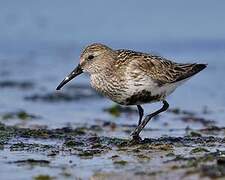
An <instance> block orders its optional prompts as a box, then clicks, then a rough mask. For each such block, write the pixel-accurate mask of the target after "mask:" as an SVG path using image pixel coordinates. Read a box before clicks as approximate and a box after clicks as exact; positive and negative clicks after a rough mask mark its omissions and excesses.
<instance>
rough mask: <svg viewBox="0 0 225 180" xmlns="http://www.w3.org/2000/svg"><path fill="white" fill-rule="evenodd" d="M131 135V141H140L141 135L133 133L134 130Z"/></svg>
mask: <svg viewBox="0 0 225 180" xmlns="http://www.w3.org/2000/svg"><path fill="white" fill-rule="evenodd" d="M131 136H132V141H134V142H140V141H142V139H141V137H140V136H139V134H135V133H134V132H133V133H131Z"/></svg>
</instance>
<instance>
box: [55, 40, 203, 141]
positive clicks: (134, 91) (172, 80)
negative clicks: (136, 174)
mask: <svg viewBox="0 0 225 180" xmlns="http://www.w3.org/2000/svg"><path fill="white" fill-rule="evenodd" d="M206 66H207V65H206V64H197V63H194V64H190V63H186V64H182V63H176V62H172V61H170V60H168V59H166V58H163V57H160V56H155V55H152V54H148V53H142V52H136V51H132V50H125V49H119V50H114V49H112V48H110V47H108V46H106V45H104V44H100V43H94V44H91V45H89V46H87V47H86V48H85V49H84V50H83V52H82V54H81V56H80V63H79V64H78V66H77V67H76V68H75V69H74V70H73V71H72V72H71V73H70V74H69V75H68V76H67V77H66V78H65V79H64V80H63V81H62V82H61V83H60V84H59V86H58V87H57V90H60V89H61V88H62V87H63V86H64V85H65V84H66V83H68V82H69V81H70V80H72V79H73V78H75V77H76V76H78V75H79V74H81V73H83V72H87V73H88V74H89V75H90V79H91V86H92V87H93V88H94V89H96V90H97V91H98V92H99V93H101V94H103V95H104V96H106V97H108V98H110V99H111V100H112V101H114V102H116V103H118V104H121V105H137V108H138V112H139V121H138V126H137V128H136V129H135V130H134V131H133V132H132V134H131V136H132V137H133V139H140V136H139V134H140V132H141V131H142V129H143V128H144V127H145V126H146V124H147V123H148V122H149V121H150V119H151V118H152V117H154V116H156V115H158V114H159V113H161V112H163V111H166V110H167V109H168V107H169V104H168V102H167V101H166V97H167V96H168V95H170V94H171V93H172V92H173V91H174V90H175V89H176V88H177V87H178V86H179V85H181V84H182V83H184V82H185V81H186V80H188V79H189V78H190V77H192V76H193V75H195V74H197V73H198V72H200V71H201V70H203V69H204V68H205V67H206ZM158 101H161V102H162V103H163V107H162V108H160V109H159V110H157V111H155V112H153V113H151V114H149V115H147V116H146V117H145V118H144V119H143V120H142V117H143V114H144V110H143V108H142V107H141V104H144V103H153V102H158Z"/></svg>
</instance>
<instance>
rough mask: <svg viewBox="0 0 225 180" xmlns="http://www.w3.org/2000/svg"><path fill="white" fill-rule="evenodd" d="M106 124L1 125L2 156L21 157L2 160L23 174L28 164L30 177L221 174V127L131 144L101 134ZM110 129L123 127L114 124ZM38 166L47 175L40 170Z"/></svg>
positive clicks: (224, 157) (224, 143)
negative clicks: (62, 126)
mask: <svg viewBox="0 0 225 180" xmlns="http://www.w3.org/2000/svg"><path fill="white" fill-rule="evenodd" d="M129 111H130V110H129ZM107 126H112V125H111V124H110V123H104V124H102V125H95V126H81V127H77V128H71V127H64V128H57V129H46V128H44V129H43V128H42V129H40V128H35V129H31V128H20V127H17V126H6V125H4V124H2V123H1V124H0V149H1V150H0V154H1V156H4V154H5V153H6V152H10V153H12V154H15V155H16V154H17V155H19V156H17V157H16V158H15V157H14V158H10V157H7V156H6V157H5V158H4V161H3V162H2V163H3V164H4V166H9V167H17V168H18V171H19V173H23V171H22V170H21V168H25V169H27V168H29V169H31V172H32V173H31V174H30V176H32V178H34V179H60V178H65V179H66V178H68V179H73V178H81V179H82V178H91V179H118V178H119V179H121V178H122V179H124V178H125V179H129V178H132V179H134V178H135V179H148V178H153V179H166V178H168V177H170V178H173V177H180V178H184V179H185V178H186V179H190V178H200V177H201V178H224V177H225V173H224V172H225V138H224V137H221V136H219V134H220V135H221V134H223V135H224V134H225V128H220V127H215V126H214V127H210V128H204V129H199V130H195V131H192V130H190V129H189V130H187V133H186V135H185V136H182V137H172V136H166V137H160V138H144V139H143V140H142V141H140V142H135V141H133V140H131V139H129V134H127V138H116V137H107V136H103V135H101V134H102V132H103V131H105V130H106V129H107ZM127 129H130V131H131V130H132V127H127ZM111 130H113V131H120V130H121V127H120V125H114V127H113V128H111ZM217 135H218V136H217ZM32 155H33V156H32ZM12 159H13V160H12ZM59 161H61V162H59ZM39 168H41V169H47V170H48V171H47V172H48V173H43V174H41V173H38V172H39V171H38V169H39ZM20 171H21V172H20ZM53 172H54V173H53ZM78 172H79V173H78Z"/></svg>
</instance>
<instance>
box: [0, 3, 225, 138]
mask: <svg viewBox="0 0 225 180" xmlns="http://www.w3.org/2000/svg"><path fill="white" fill-rule="evenodd" d="M224 7H225V2H224V1H210V0H199V1H194V0H189V1H180V0H173V1H163V0H158V1H149V0H143V1H135V0H130V1H127V0H125V1H119V0H113V1H104V0H96V1H91V0H90V1H88V0H67V1H60V0H54V1H50V0H48V1H46V0H39V1H35V0H29V1H28V0H20V1H13V0H7V1H4V0H0V83H1V82H2V83H4V82H7V81H11V82H25V83H26V82H27V83H28V84H29V83H31V84H32V85H31V86H32V88H27V89H26V88H19V87H17V86H13V88H10V86H8V87H2V88H1V89H0V113H5V112H14V111H18V110H25V111H27V112H29V113H32V114H35V115H38V116H40V117H41V118H40V119H38V120H32V121H31V122H27V123H26V124H25V125H26V126H28V127H32V125H42V126H47V127H48V128H55V127H64V126H67V125H71V126H77V125H78V124H96V122H97V120H99V119H100V120H102V121H113V122H116V123H118V124H136V121H137V115H135V114H134V115H132V116H128V117H127V116H120V117H116V118H115V117H113V116H111V115H110V114H108V113H107V112H104V111H103V109H104V108H107V107H110V106H111V105H112V104H113V103H112V102H111V101H110V100H107V99H105V98H99V97H97V96H96V97H94V98H85V95H90V94H92V93H93V92H92V91H91V90H90V89H89V78H88V76H85V75H82V76H80V77H79V78H77V79H76V80H73V82H72V83H71V84H72V85H74V86H78V87H76V88H74V90H73V88H72V90H73V92H72V93H73V94H76V90H77V89H78V90H79V93H80V95H81V98H79V97H77V98H75V100H71V101H64V100H59V101H57V100H56V101H53V102H52V101H50V102H49V101H42V100H38V98H37V100H32V98H31V97H35V96H36V97H37V96H38V95H45V94H52V93H53V94H54V93H56V92H55V88H56V86H57V85H58V83H59V82H60V81H61V80H62V79H63V78H64V77H65V75H66V74H67V73H69V72H70V71H71V70H72V69H73V68H74V67H75V65H76V64H77V63H78V61H79V54H80V52H81V51H82V48H84V47H85V46H86V45H88V44H90V43H93V42H101V43H105V44H107V45H109V46H111V47H112V48H115V49H119V48H126V49H133V50H138V51H145V52H152V53H155V54H158V55H162V56H164V57H166V58H168V59H171V60H175V61H177V62H199V63H208V68H207V69H206V70H204V71H202V72H201V73H199V74H198V75H196V76H195V77H193V78H192V79H191V80H189V81H188V82H187V83H186V84H184V85H183V86H181V87H179V88H178V89H177V90H176V91H175V93H174V94H173V95H171V96H170V97H169V98H168V101H169V102H170V105H171V106H170V107H171V108H176V107H178V108H181V109H184V110H189V111H193V112H195V113H197V114H199V115H201V116H203V117H206V118H208V119H213V120H214V121H216V123H217V125H221V126H224V125H225V119H224V117H225V101H224V99H225V80H224V79H223V78H224V76H225V71H224V69H225V20H224V19H225V11H224ZM79 88H80V89H79ZM82 88H83V89H84V90H83V89H82ZM68 91H69V90H68ZM63 92H65V93H66V92H67V91H66V90H63ZM83 96H84V97H83ZM29 97H30V99H31V100H29ZM91 97H92V96H91ZM33 99H35V98H33ZM160 106H161V105H160V104H159V103H156V104H152V105H145V111H146V112H151V111H153V110H154V109H156V108H159V107H160ZM206 110H207V112H209V113H204V112H205V111H206ZM5 123H7V124H15V123H18V122H17V121H16V120H15V121H9V122H5ZM163 123H168V126H163ZM187 126H189V127H191V128H199V126H200V125H198V124H197V125H196V124H191V123H189V124H185V123H184V122H180V121H176V120H174V119H171V115H170V114H164V115H162V118H161V119H160V121H152V122H151V123H150V125H149V127H152V128H159V129H162V131H160V132H159V131H157V132H156V133H149V134H147V133H146V134H145V133H143V134H144V135H148V136H150V137H151V136H156V137H158V136H160V135H165V134H167V135H169V134H170V133H171V132H167V130H168V129H170V128H177V129H181V130H184V129H185V128H186V127H187ZM181 133H182V131H181ZM106 135H108V136H109V135H112V136H122V137H127V134H125V135H124V134H113V133H112V134H106ZM174 135H179V133H177V132H175V134H174Z"/></svg>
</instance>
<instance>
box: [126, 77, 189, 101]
mask: <svg viewBox="0 0 225 180" xmlns="http://www.w3.org/2000/svg"><path fill="white" fill-rule="evenodd" d="M188 79H189V78H187V79H185V80H182V81H179V82H176V83H167V84H165V85H163V86H160V87H159V86H158V85H157V83H155V82H154V81H153V80H151V79H150V78H149V76H147V77H143V78H142V79H141V80H140V81H138V82H134V81H133V80H128V86H129V89H128V91H127V95H128V96H130V95H131V94H135V93H137V92H141V91H143V90H145V91H148V92H151V95H152V96H157V95H163V96H162V99H161V100H163V99H165V98H166V97H167V96H169V95H170V94H171V93H172V92H174V91H175V89H176V88H177V87H178V86H180V85H181V84H183V83H184V82H185V81H187V80H188ZM137 84H141V86H137Z"/></svg>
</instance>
